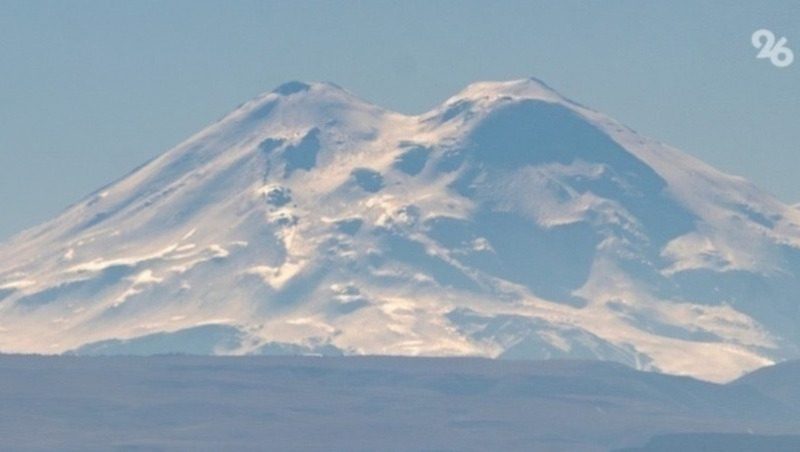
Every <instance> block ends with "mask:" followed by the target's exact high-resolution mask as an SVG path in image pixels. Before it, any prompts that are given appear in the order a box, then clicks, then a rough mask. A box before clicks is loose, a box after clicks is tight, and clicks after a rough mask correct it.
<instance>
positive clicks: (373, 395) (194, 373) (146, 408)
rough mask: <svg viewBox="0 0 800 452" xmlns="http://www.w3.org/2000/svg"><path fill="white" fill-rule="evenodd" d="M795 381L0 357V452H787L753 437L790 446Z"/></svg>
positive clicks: (798, 430)
mask: <svg viewBox="0 0 800 452" xmlns="http://www.w3.org/2000/svg"><path fill="white" fill-rule="evenodd" d="M798 377H800V365H798V364H797V363H786V364H782V365H779V366H775V367H771V368H766V369H762V370H760V371H757V372H756V373H754V374H751V375H749V376H747V377H744V378H743V379H740V380H737V381H735V382H732V383H729V384H726V385H718V384H713V383H707V382H701V381H698V380H694V379H691V378H685V377H676V376H667V375H661V374H656V373H644V372H638V371H635V370H632V369H629V368H627V367H625V366H623V365H620V364H613V363H604V362H587V361H546V362H541V361H540V362H532V361H503V360H500V361H490V360H483V359H458V358H435V359H433V358H432V359H427V358H378V357H360V358H359V357H347V358H342V357H325V358H315V357H199V356H160V357H123V356H109V357H74V356H62V357H31V356H2V357H0V382H2V384H0V449H2V450H18V449H23V450H27V449H42V450H45V449H46V450H51V449H59V450H63V449H67V450H92V449H102V450H108V449H124V450H151V449H156V450H162V449H181V450H186V449H192V450H198V449H200V450H570V451H572V450H615V449H617V448H625V447H639V446H641V445H643V444H645V443H646V442H647V441H648V440H649V439H650V438H651V437H653V436H654V435H663V434H670V433H681V432H734V433H740V434H745V435H744V436H736V437H733V436H726V435H699V436H686V435H677V436H666V437H659V438H656V439H655V440H653V441H652V442H651V444H650V446H649V447H648V448H646V449H636V450H676V449H675V447H673V446H679V449H680V450H707V451H709V450H754V449H755V450H798V446H800V437H791V436H784V437H765V436H761V435H767V434H769V435H772V434H800V409H798V407H800V384H798V381H800V378H798ZM698 444H700V445H705V446H704V447H705V448H698V446H697V445H698ZM665 447H666V448H665ZM693 447H694V449H693ZM714 447H717V448H714ZM737 447H738V449H737Z"/></svg>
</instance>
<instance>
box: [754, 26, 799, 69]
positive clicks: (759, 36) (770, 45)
mask: <svg viewBox="0 0 800 452" xmlns="http://www.w3.org/2000/svg"><path fill="white" fill-rule="evenodd" d="M750 40H751V42H752V43H753V47H755V48H756V49H761V50H760V51H759V52H758V55H756V58H769V61H770V62H772V64H774V65H775V66H777V67H787V66H789V65H790V64H792V62H793V61H794V52H792V49H790V48H788V47H786V42H787V40H786V38H783V37H782V38H780V39H779V40H778V41H777V42H775V33H773V32H771V31H769V30H767V29H761V30H757V31H756V32H755V33H753V36H752V37H751V38H750Z"/></svg>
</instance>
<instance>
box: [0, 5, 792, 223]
mask: <svg viewBox="0 0 800 452" xmlns="http://www.w3.org/2000/svg"><path fill="white" fill-rule="evenodd" d="M759 28H769V29H771V30H772V31H774V32H775V34H776V35H778V36H785V37H786V38H787V39H788V41H789V43H788V45H789V47H793V48H794V49H795V53H797V54H798V55H797V57H798V61H797V62H795V64H794V65H792V66H790V67H788V68H784V69H779V68H776V67H774V66H772V65H771V64H770V63H769V62H768V61H766V60H758V59H756V58H755V54H756V49H755V48H753V47H752V45H751V44H750V36H751V34H752V33H753V32H754V31H755V30H757V29H759ZM527 76H535V77H537V78H540V79H542V80H544V81H546V82H547V83H548V84H550V85H551V86H553V87H554V88H556V89H557V90H559V91H560V92H561V93H562V94H564V95H566V96H568V97H571V98H573V99H575V100H577V101H579V102H581V103H583V104H586V105H589V106H591V107H593V108H595V109H598V110H601V111H603V112H605V113H607V114H610V115H611V116H613V117H615V118H616V119H618V120H620V121H622V122H623V123H625V124H627V125H629V126H631V127H633V128H634V129H636V130H638V131H639V132H641V133H643V134H645V135H648V136H651V137H653V138H657V139H660V140H661V141H665V142H667V143H670V144H672V145H675V146H677V147H680V148H682V149H683V150H685V151H686V152H689V153H691V154H694V155H696V156H698V157H700V158H701V159H703V160H705V161H707V162H709V163H711V164H712V165H714V166H716V167H718V168H720V169H722V170H724V171H727V172H731V173H734V174H739V175H742V176H745V177H747V178H749V179H751V180H752V181H754V182H755V183H756V184H757V185H759V186H761V187H762V188H765V189H766V190H768V191H769V192H771V193H773V194H775V195H776V196H778V197H779V198H781V199H782V200H784V201H787V202H791V203H795V202H800V182H798V178H797V175H798V174H800V155H799V154H800V127H798V126H797V121H798V118H800V84H799V83H798V82H800V2H797V1H791V0H788V1H771V2H769V1H767V2H722V1H720V2H708V1H669V2H667V1H663V2H655V1H649V2H643V1H551V2H513V1H502V2H489V1H482V2H474V1H473V2H470V1H458V2H456V1H402V2H388V1H363V2H356V1H341V2H334V1H325V2H288V1H286V2H284V1H281V2H265V1H244V0H238V1H226V2H223V1H216V2H207V1H197V0H194V1H144V0H140V1H135V2H132V1H99V0H98V1H71V2H62V1H35V2H31V1H8V0H0V239H1V238H4V237H8V236H9V235H11V234H13V233H15V232H19V231H20V230H22V229H23V228H25V227H28V226H32V225H35V224H37V223H39V222H41V221H44V220H46V219H48V218H50V217H52V216H54V215H56V214H57V213H58V212H59V211H61V210H62V209H63V208H65V207H66V206H67V205H69V204H70V203H73V202H75V201H77V200H79V199H81V198H82V197H83V196H85V195H87V194H88V193H90V192H92V191H94V190H95V189H97V188H99V187H100V186H103V185H105V184H106V183H108V182H111V181H112V180H114V179H117V178H118V177H120V176H122V175H124V174H126V173H127V172H129V171H130V170H131V169H133V168H134V167H136V166H138V165H139V164H141V163H143V162H144V161H146V160H148V159H149V158H152V157H154V156H156V155H158V154H160V153H161V152H163V151H165V150H167V149H168V148H170V147H172V146H173V145H175V144H177V143H178V142H180V141H181V140H182V139H184V138H187V137H188V136H189V135H190V134H192V133H194V132H195V131H197V130H199V129H201V128H202V127H204V126H205V125H206V124H208V123H210V122H212V121H213V120H215V119H217V118H218V117H220V116H221V115H223V114H224V113H226V112H227V111H229V110H231V109H232V108H234V107H235V106H236V105H238V104H239V103H241V102H243V101H245V100H248V99H249V98H251V97H253V96H255V95H256V94H258V93H259V92H262V91H268V90H270V89H272V88H273V87H275V86H277V85H278V84H280V83H282V82H284V81H287V80H296V79H300V80H327V81H333V82H336V83H338V84H340V85H342V86H344V87H346V88H347V89H349V90H350V91H353V92H354V93H356V94H358V95H360V96H361V97H363V98H365V99H367V100H369V101H372V102H374V103H377V104H379V105H382V106H385V107H388V108H392V109H395V110H398V111H400V112H404V113H420V112H423V111H425V110H427V109H428V108H430V107H432V106H433V105H435V104H437V103H439V102H441V101H442V100H444V99H445V98H447V97H449V96H450V95H452V94H454V93H455V92H457V91H458V90H460V89H461V88H463V86H464V85H466V84H468V83H470V82H472V81H476V80H488V79H512V78H521V77H527Z"/></svg>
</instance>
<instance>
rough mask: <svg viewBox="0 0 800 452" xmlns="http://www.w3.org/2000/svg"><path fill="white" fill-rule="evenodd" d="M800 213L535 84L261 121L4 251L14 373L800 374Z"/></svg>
mask: <svg viewBox="0 0 800 452" xmlns="http://www.w3.org/2000/svg"><path fill="white" fill-rule="evenodd" d="M799 277H800V210H798V209H795V208H793V207H791V206H787V205H784V204H782V203H780V202H779V201H777V200H775V199H774V198H772V197H771V196H769V195H767V194H765V193H764V192H762V191H760V190H758V189H757V188H755V187H754V186H753V185H752V184H750V183H748V182H747V181H745V180H743V179H741V178H738V177H732V176H728V175H725V174H722V173H720V172H718V171H716V170H714V169H713V168H710V167H709V166H707V165H705V164H703V163H702V162H700V161H698V160H696V159H694V158H692V157H689V156H687V155H686V154H683V153H681V152H680V151H678V150H675V149H673V148H670V147H668V146H666V145H664V144H662V143H659V142H656V141H653V140H650V139H647V138H644V137H641V136H639V135H638V134H636V133H635V132H633V131H631V130H630V129H628V128H626V127H624V126H623V125H621V124H619V123H617V122H615V121H613V120H611V119H609V118H607V117H605V116H603V115H602V114H600V113H598V112H595V111H593V110H590V109H587V108H585V107H583V106H581V105H579V104H577V103H574V102H572V101H570V100H568V99H566V98H564V97H562V96H561V95H559V94H558V93H556V92H555V91H553V90H552V89H551V88H549V87H547V86H546V85H545V84H543V83H541V82H539V81H537V80H534V79H527V80H517V81H509V82H482V83H475V84H472V85H470V86H469V87H467V88H466V89H465V90H463V91H462V92H461V93H459V94H457V95H456V96H454V97H452V98H450V99H449V100H447V101H446V102H445V103H443V104H442V105H440V106H438V107H436V108H434V109H433V110H431V111H430V112H427V113H424V114H422V115H419V116H406V115H402V114H399V113H395V112H391V111H388V110H385V109H382V108H380V107H377V106H374V105H371V104H369V103H367V102H364V101H362V100H360V99H358V98H357V97H356V96H354V95H353V94H351V93H349V92H348V91H346V90H344V89H342V88H340V87H338V86H336V85H333V84H328V83H302V82H290V83H286V84H284V85H282V86H280V87H278V88H277V89H275V90H274V91H272V92H269V93H265V94H262V95H260V96H258V97H256V98H255V99H253V100H252V101H250V102H247V103H245V104H243V105H242V106H240V107H239V108H237V109H236V110H234V111H233V112H231V113H230V114H228V115H227V116H225V117H224V118H222V119H221V120H219V121H218V122H216V123H214V124H212V125H210V126H209V127H208V128H206V129H204V130H203V131H201V132H199V133H197V134H196V135H194V136H193V137H191V138H189V139H188V140H187V141H185V142H184V143H182V144H180V145H178V146H177V147H175V148H174V149H172V150H170V151H168V152H166V153H165V154H163V155H162V156H160V157H158V158H156V159H154V160H153V161H151V162H149V163H147V164H146V165H144V166H142V167H141V168H139V169H137V170H136V171H134V172H133V173H131V174H130V175H128V176H127V177H125V178H123V179H121V180H119V181H117V182H115V183H113V184H111V185H109V186H107V187H105V188H103V189H101V190H99V191H98V192H96V193H94V194H93V195H91V196H89V197H88V198H87V199H85V200H84V201H82V202H79V203H77V204H75V205H74V206H72V207H70V208H69V209H68V210H66V211H65V212H64V213H63V214H62V215H60V216H59V217H57V218H55V219H54V220H52V221H50V222H48V223H45V224H43V225H41V226H39V227H36V228H33V229H31V230H28V231H26V232H23V233H22V234H19V235H18V236H16V237H14V238H13V239H11V240H10V241H9V242H8V243H6V244H4V245H2V246H0V351H3V352H26V353H27V352H35V353H63V352H75V353H86V354H95V353H134V354H136V353H162V352H185V353H199V354H210V353H214V354H297V353H310V354H396V355H480V356H490V357H503V358H530V359H547V358H596V359H602V360H612V361H618V362H622V363H626V364H629V365H632V366H635V367H637V368H640V369H652V370H660V371H663V372H668V373H675V374H688V375H694V376H697V377H700V378H705V379H711V380H726V379H731V378H734V377H736V376H738V375H740V374H741V373H743V372H744V371H747V370H749V369H753V368H756V367H761V366H763V365H766V364H769V363H772V362H775V361H779V360H783V359H787V358H797V357H800V349H799V348H798V347H799V346H800V326H798V325H800V303H798V300H797V298H796V297H797V296H796V294H797V293H800V280H799V279H798V278H799Z"/></svg>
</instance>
